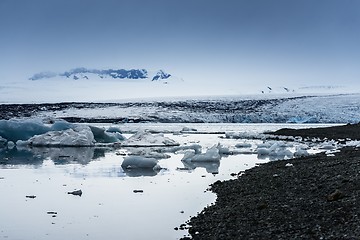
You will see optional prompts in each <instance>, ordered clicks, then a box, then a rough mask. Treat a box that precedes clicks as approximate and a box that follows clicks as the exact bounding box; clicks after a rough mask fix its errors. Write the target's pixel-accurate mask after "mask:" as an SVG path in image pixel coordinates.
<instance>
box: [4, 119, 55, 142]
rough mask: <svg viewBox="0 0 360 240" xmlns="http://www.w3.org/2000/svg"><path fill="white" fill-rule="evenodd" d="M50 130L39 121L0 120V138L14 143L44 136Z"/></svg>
mask: <svg viewBox="0 0 360 240" xmlns="http://www.w3.org/2000/svg"><path fill="white" fill-rule="evenodd" d="M50 130H51V128H50V127H48V126H45V125H44V124H43V123H42V122H41V121H40V120H39V119H31V120H29V119H28V120H13V119H11V120H0V136H1V137H3V138H5V139H7V140H9V141H13V142H16V141H17V140H28V139H29V138H31V137H32V136H34V135H40V134H44V133H46V132H48V131H50Z"/></svg>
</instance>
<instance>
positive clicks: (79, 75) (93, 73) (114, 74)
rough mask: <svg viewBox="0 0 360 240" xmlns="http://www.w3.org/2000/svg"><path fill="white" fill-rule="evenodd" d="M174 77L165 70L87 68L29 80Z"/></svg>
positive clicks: (49, 73)
mask: <svg viewBox="0 0 360 240" xmlns="http://www.w3.org/2000/svg"><path fill="white" fill-rule="evenodd" d="M171 76H172V75H171V74H169V73H166V72H165V71H163V70H159V71H157V72H151V71H148V70H146V69H130V70H127V69H102V70H99V69H87V68H75V69H72V70H70V71H65V72H62V73H54V72H41V73H36V74H34V75H33V76H32V77H30V78H29V80H32V81H35V80H41V79H49V78H56V77H61V78H68V79H73V80H80V79H94V78H100V79H106V78H110V79H131V80H136V79H150V80H151V81H159V80H167V79H169V78H170V77H171Z"/></svg>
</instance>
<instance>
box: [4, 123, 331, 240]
mask: <svg viewBox="0 0 360 240" xmlns="http://www.w3.org/2000/svg"><path fill="white" fill-rule="evenodd" d="M94 125H95V126H98V127H105V128H107V127H110V125H109V124H94ZM309 126H311V127H322V126H329V125H326V124H310V125H305V124H163V123H161V124H160V123H138V124H129V123H128V124H122V125H119V127H120V128H121V129H122V130H123V131H124V134H125V135H126V136H127V137H129V136H130V135H131V133H133V132H138V131H140V130H145V129H146V130H149V131H151V132H157V133H164V135H165V136H166V137H169V138H171V139H173V140H175V141H177V142H179V143H180V145H190V144H199V145H201V146H202V149H203V151H204V150H206V149H208V148H211V147H212V146H213V145H215V144H218V143H220V144H222V145H223V146H224V147H227V148H229V149H231V150H235V149H237V148H236V147H235V146H236V145H237V144H240V145H241V144H244V143H246V144H247V145H249V146H251V147H250V148H249V149H250V150H251V149H252V150H253V149H254V148H255V147H256V146H257V145H258V144H261V143H263V140H261V139H241V138H240V139H232V138H225V134H224V133H225V132H235V133H236V132H250V133H254V134H255V135H256V134H258V133H262V132H264V131H274V130H277V129H280V128H284V127H291V128H304V127H309ZM184 128H187V129H190V130H191V129H196V130H197V131H196V132H195V131H189V132H184V133H181V134H179V131H180V130H182V129H184ZM246 144H244V145H243V146H246ZM288 147H289V148H290V149H291V150H294V149H293V148H295V146H292V144H289V145H288ZM318 148H319V147H318V146H313V148H312V149H309V152H311V151H313V152H316V151H319V149H318ZM131 151H133V150H132V149H131V148H122V147H120V148H116V149H114V148H109V147H86V148H31V149H22V150H20V149H19V150H16V149H14V148H12V149H11V148H10V149H3V150H2V153H1V155H0V158H1V159H0V191H1V192H2V193H3V194H2V197H1V198H0V204H1V205H2V208H1V212H0V214H1V218H0V237H2V238H8V239H29V238H31V239H64V238H70V239H99V238H106V239H119V238H120V239H121V238H122V239H178V238H180V237H182V236H183V235H186V234H187V232H186V230H175V228H179V227H180V225H181V224H183V223H184V222H185V221H187V220H188V219H189V218H190V216H195V215H196V214H197V212H200V211H201V210H202V209H203V208H204V207H205V206H206V205H208V204H211V203H213V202H214V201H215V199H216V196H215V195H214V194H212V193H211V192H209V191H207V189H208V187H209V185H210V184H211V183H213V182H215V181H217V180H225V179H231V178H233V176H231V175H234V174H235V175H236V174H237V173H239V172H242V171H244V170H246V169H248V168H251V167H254V166H256V164H261V163H265V162H267V161H270V158H269V156H262V157H261V156H258V155H257V154H256V153H255V152H254V153H253V154H249V151H244V153H243V154H240V152H238V153H237V154H234V155H222V157H221V160H220V161H218V162H216V161H215V162H196V163H190V164H189V163H184V162H182V161H181V159H182V158H183V156H184V152H181V151H180V152H178V153H177V154H175V153H167V154H168V155H169V156H170V158H166V159H160V160H159V161H158V164H159V165H160V167H161V169H158V170H156V171H155V170H152V169H151V170H149V169H147V170H144V169H142V170H141V169H138V170H136V169H131V170H129V169H125V170H124V169H123V168H122V167H121V164H122V162H123V160H124V157H126V155H129V154H131ZM74 190H81V191H82V195H81V196H78V195H72V194H68V193H69V192H72V191H74Z"/></svg>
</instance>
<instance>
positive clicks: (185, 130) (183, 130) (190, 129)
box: [181, 127, 197, 132]
mask: <svg viewBox="0 0 360 240" xmlns="http://www.w3.org/2000/svg"><path fill="white" fill-rule="evenodd" d="M196 131H197V129H195V128H190V127H183V129H182V130H181V132H196Z"/></svg>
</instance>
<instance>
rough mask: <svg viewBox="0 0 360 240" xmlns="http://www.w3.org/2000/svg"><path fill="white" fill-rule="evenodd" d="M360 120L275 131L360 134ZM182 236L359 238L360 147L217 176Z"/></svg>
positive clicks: (331, 136) (338, 135)
mask: <svg viewBox="0 0 360 240" xmlns="http://www.w3.org/2000/svg"><path fill="white" fill-rule="evenodd" d="M359 133H360V125H359V124H354V125H346V126H339V127H332V128H326V129H325V128H324V129H305V130H296V131H295V130H291V129H286V130H281V131H278V132H277V133H276V134H281V135H294V136H303V137H320V138H324V137H327V138H329V139H338V138H352V139H360V134H359ZM210 189H211V190H212V191H213V192H214V193H216V194H217V200H216V203H215V204H213V205H211V206H209V207H207V208H205V209H204V210H203V211H202V212H201V213H200V214H199V215H198V216H196V217H193V218H191V219H190V221H189V222H188V225H189V230H188V231H189V234H190V235H189V236H188V237H184V238H183V239H190V238H192V239H209V240H210V239H360V218H359V216H360V210H359V209H360V207H359V206H360V150H358V149H356V148H344V149H342V150H341V151H340V152H338V153H336V154H335V156H332V157H328V156H326V155H325V154H318V155H314V156H310V157H306V158H300V159H292V160H286V161H274V162H269V163H266V164H263V165H260V166H257V167H255V168H252V169H250V170H247V171H245V173H242V174H240V175H239V176H238V178H236V179H234V180H229V181H223V182H220V181H218V182H215V183H214V184H212V186H211V188H210Z"/></svg>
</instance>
